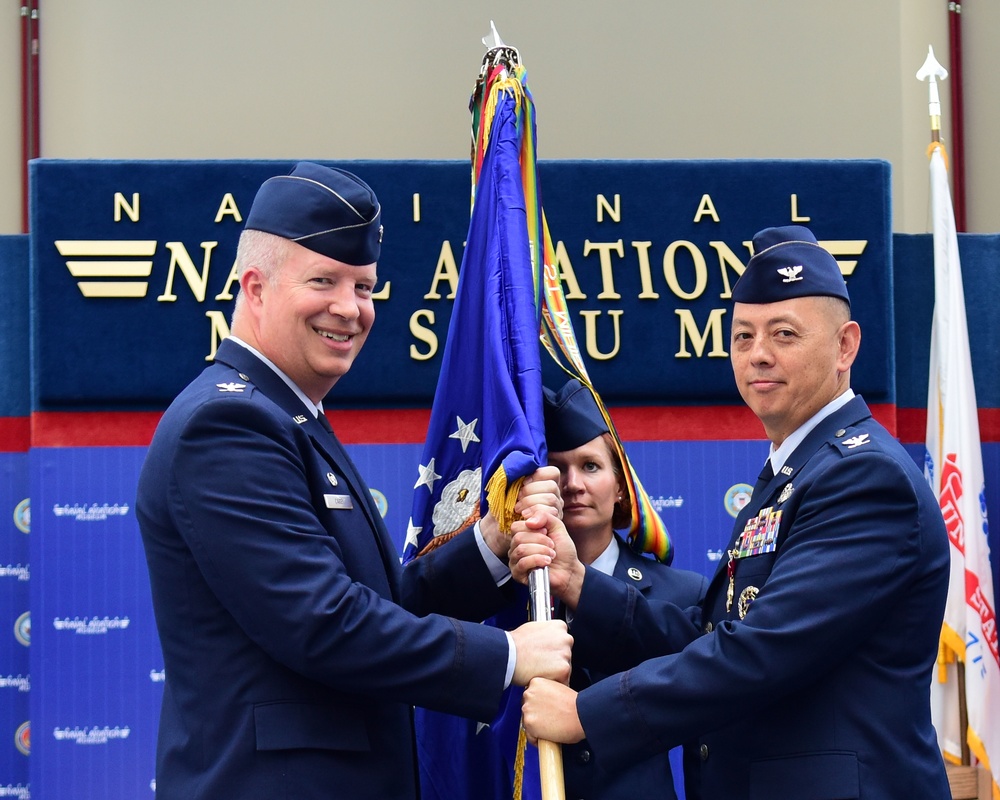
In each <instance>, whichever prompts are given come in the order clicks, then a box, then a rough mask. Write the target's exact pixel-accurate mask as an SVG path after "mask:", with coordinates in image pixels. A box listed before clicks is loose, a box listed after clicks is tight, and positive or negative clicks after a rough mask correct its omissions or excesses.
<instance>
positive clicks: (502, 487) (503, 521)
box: [486, 464, 524, 536]
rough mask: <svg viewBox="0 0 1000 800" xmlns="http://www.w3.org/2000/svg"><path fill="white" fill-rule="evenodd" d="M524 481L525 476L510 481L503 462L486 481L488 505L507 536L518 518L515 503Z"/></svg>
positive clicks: (501, 530)
mask: <svg viewBox="0 0 1000 800" xmlns="http://www.w3.org/2000/svg"><path fill="white" fill-rule="evenodd" d="M523 483H524V478H518V479H517V480H515V481H514V482H513V483H508V482H507V473H506V472H505V471H504V468H503V464H501V465H500V466H499V467H497V470H496V472H494V473H493V475H491V476H490V479H489V480H488V481H487V482H486V506H487V508H489V510H490V512H491V513H492V514H493V516H494V517H495V518H496V521H497V525H499V526H500V532H501V533H502V534H504V535H505V536H509V535H510V527H511V525H513V524H514V520H515V519H517V518H518V517H517V515H516V514H515V513H514V504H515V503H516V502H517V493H518V492H519V491H520V490H521V486H522V484H523Z"/></svg>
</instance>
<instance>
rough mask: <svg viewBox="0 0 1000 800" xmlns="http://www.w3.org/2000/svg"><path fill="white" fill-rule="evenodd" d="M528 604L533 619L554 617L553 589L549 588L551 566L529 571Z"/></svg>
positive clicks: (543, 619)
mask: <svg viewBox="0 0 1000 800" xmlns="http://www.w3.org/2000/svg"><path fill="white" fill-rule="evenodd" d="M528 604H529V606H530V608H531V619H532V620H534V621H536V622H537V621H539V620H542V621H545V620H550V619H552V591H551V589H550V588H549V568H548V567H539V568H538V569H533V570H531V572H529V573H528Z"/></svg>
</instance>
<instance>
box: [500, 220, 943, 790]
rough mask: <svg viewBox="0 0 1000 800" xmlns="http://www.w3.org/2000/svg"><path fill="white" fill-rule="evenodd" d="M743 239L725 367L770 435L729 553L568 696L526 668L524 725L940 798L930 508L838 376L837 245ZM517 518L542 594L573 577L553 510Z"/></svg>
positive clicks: (637, 616)
mask: <svg viewBox="0 0 1000 800" xmlns="http://www.w3.org/2000/svg"><path fill="white" fill-rule="evenodd" d="M753 248H754V255H753V257H752V258H751V259H750V261H749V262H748V263H747V266H746V270H745V271H744V273H743V275H742V276H741V278H740V280H739V282H738V283H737V284H736V286H735V287H734V289H733V300H734V308H733V323H732V341H731V352H732V365H733V372H734V375H735V378H736V383H737V386H738V388H739V391H740V394H741V395H742V396H743V399H744V401H745V402H746V403H747V405H748V406H749V407H750V408H751V409H752V410H753V412H754V413H755V414H756V416H757V417H758V418H759V419H760V420H761V422H762V423H763V426H764V430H765V432H766V434H767V436H768V438H769V439H770V441H771V452H770V454H769V456H768V459H767V461H766V462H765V465H764V469H763V471H762V473H761V476H760V478H759V479H758V482H757V485H756V487H755V488H754V492H753V497H752V499H751V501H750V502H749V503H748V504H747V505H746V507H745V508H744V509H743V510H742V511H741V512H740V514H739V516H738V517H737V520H736V524H735V527H734V530H733V534H732V537H731V539H730V542H729V546H728V548H727V551H728V559H726V560H724V561H723V563H722V564H721V565H720V568H719V571H718V572H717V573H716V574H715V576H714V578H713V579H712V581H711V583H710V584H709V588H708V593H707V596H706V598H705V600H704V602H703V603H702V605H701V607H700V609H695V610H693V611H692V612H691V613H690V614H686V615H685V614H682V613H680V610H679V609H673V611H672V612H670V613H661V615H660V616H661V623H660V625H661V627H660V631H661V633H662V635H663V636H664V638H665V642H664V647H665V648H666V647H670V648H671V649H673V650H674V651H675V652H674V653H673V654H670V655H664V656H661V657H659V658H654V659H652V660H649V661H646V662H644V663H643V664H641V665H639V666H638V667H636V668H634V669H630V670H628V671H627V672H624V673H622V674H620V675H616V676H613V677H611V678H608V679H606V680H603V681H600V682H599V683H596V684H595V685H593V686H592V687H590V688H589V689H585V690H583V691H582V692H580V693H579V694H577V693H576V692H574V691H573V690H572V689H571V688H570V687H567V686H563V685H561V684H556V683H553V682H551V681H546V680H541V679H537V680H533V681H532V682H531V683H530V684H529V686H528V688H527V689H526V690H525V693H524V724H525V728H526V729H527V731H528V733H529V735H531V736H535V737H541V738H545V739H549V740H552V741H558V742H575V741H578V740H580V739H582V738H583V737H586V738H587V739H588V741H589V742H590V744H591V750H592V752H593V756H594V757H595V758H596V759H597V761H598V763H600V764H602V765H603V767H604V768H605V769H609V770H614V769H619V768H621V767H623V766H626V765H629V764H633V763H635V762H637V761H639V760H641V759H643V758H648V757H649V756H651V755H653V754H655V753H658V752H662V751H663V750H665V749H668V748H670V747H673V746H675V745H678V744H681V743H684V742H688V741H691V740H693V739H697V740H698V743H697V752H698V758H699V760H700V767H701V769H700V777H699V778H697V779H696V780H695V781H694V784H693V786H692V787H691V788H692V790H693V791H692V792H691V793H692V794H693V793H695V792H696V793H697V796H699V797H700V798H702V800H754V799H755V798H768V800H770V799H771V798H781V800H805V799H806V798H809V799H810V800H833V799H834V798H840V799H841V800H842V799H843V798H865V800H898V798H907V800H942V798H946V797H949V796H950V792H949V788H948V782H947V778H946V775H945V770H944V764H943V761H942V758H941V753H940V751H939V750H938V746H937V741H936V736H935V732H934V728H933V726H932V724H931V716H930V701H929V689H930V679H931V673H932V669H933V665H934V661H935V657H936V655H937V640H938V633H939V631H940V626H941V619H942V615H943V611H944V604H945V598H946V594H947V589H948V535H947V532H946V530H945V525H944V520H943V519H942V516H941V511H940V509H939V508H938V503H937V500H936V498H935V497H934V495H933V493H932V492H931V491H930V488H929V486H928V485H927V482H926V480H924V478H923V475H922V474H921V473H920V471H919V470H918V469H917V467H916V465H915V464H914V462H913V459H912V458H911V457H910V456H909V455H908V454H907V452H906V451H905V450H904V449H903V448H902V446H901V445H900V444H899V443H898V442H897V441H896V439H895V438H894V437H893V436H892V435H891V434H889V433H888V431H886V430H885V428H883V427H882V426H881V425H879V424H878V423H877V422H875V420H874V419H872V417H871V413H870V412H869V410H868V407H867V406H866V404H865V403H864V401H863V400H862V399H861V398H860V397H858V396H855V395H854V392H853V391H852V390H851V388H850V372H851V366H852V364H853V362H854V360H855V357H856V356H857V353H858V348H859V346H860V342H861V331H860V328H859V326H858V324H857V323H856V322H855V321H853V320H851V318H850V298H849V296H848V293H847V286H846V284H845V282H844V279H843V276H842V275H841V272H840V268H839V266H838V264H837V262H836V261H835V260H834V258H833V257H832V256H831V255H830V253H829V252H827V251H826V250H825V249H823V248H822V247H821V246H820V245H819V244H818V243H817V240H816V238H815V236H814V235H813V234H812V232H811V231H809V230H808V229H806V228H803V227H800V226H788V227H781V228H768V229H766V230H763V231H761V232H760V233H758V234H757V235H756V236H755V237H754V239H753ZM533 524H543V525H547V526H548V528H549V529H550V533H551V534H554V536H553V537H552V538H549V537H544V536H538V535H537V534H535V539H534V540H533V542H534V546H535V547H536V548H537V549H536V551H535V556H534V558H535V559H536V562H535V564H534V565H535V566H541V565H548V566H549V572H550V580H551V583H552V586H553V592H554V593H555V594H557V595H558V594H559V593H560V592H561V591H564V589H563V588H560V586H561V585H562V584H565V583H566V582H567V581H569V579H570V576H571V575H572V570H571V569H568V568H567V561H568V559H567V558H566V553H567V548H566V547H565V544H564V543H563V545H562V546H560V543H561V540H560V530H561V526H560V525H559V523H558V521H557V520H556V519H555V517H551V518H550V520H549V522H547V523H538V522H534V523H533ZM518 535H519V536H520V535H521V534H518ZM515 541H517V539H516V537H515ZM527 541H528V539H525V540H524V542H525V544H522V545H521V546H522V547H526V546H527ZM529 565H530V564H529ZM583 591H584V592H586V591H587V586H586V583H584V586H583ZM618 610H620V611H622V612H625V611H627V615H624V616H622V619H624V620H626V621H628V620H633V619H634V620H639V621H641V620H643V619H647V620H648V619H649V612H648V610H644V609H643V608H642V606H641V605H638V606H635V607H634V608H628V609H618ZM668 611H669V610H668ZM630 624H633V625H634V624H637V623H635V622H633V623H630ZM692 627H694V629H695V630H696V631H699V632H701V635H694V636H692V635H691V629H692ZM689 785H690V784H689Z"/></svg>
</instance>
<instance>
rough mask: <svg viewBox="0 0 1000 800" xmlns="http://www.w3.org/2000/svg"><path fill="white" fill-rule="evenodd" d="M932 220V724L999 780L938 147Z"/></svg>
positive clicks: (991, 612)
mask: <svg viewBox="0 0 1000 800" xmlns="http://www.w3.org/2000/svg"><path fill="white" fill-rule="evenodd" d="M932 148H933V150H932V152H931V163H930V173H931V205H932V213H933V217H934V317H933V321H932V323H931V353H930V379H929V382H928V391H927V452H926V456H925V471H926V473H927V476H928V479H929V480H930V482H931V486H932V487H933V489H934V491H935V493H936V494H937V496H938V500H939V502H940V505H941V512H942V514H943V515H944V519H945V525H946V527H947V529H948V538H949V540H950V543H951V582H950V584H949V589H948V604H947V607H946V609H945V619H944V625H943V628H942V633H941V658H940V659H939V663H940V667H941V669H940V673H941V678H942V679H943V680H942V683H940V684H938V685H936V686H935V689H936V691H935V692H934V725H935V727H936V728H937V731H938V738H939V742H940V744H941V748H942V750H943V751H944V753H945V754H946V756H948V757H949V758H950V759H951V760H953V761H955V762H956V763H958V761H959V758H960V754H961V749H962V738H963V736H964V738H965V739H966V741H967V743H968V745H969V747H970V749H971V751H972V753H973V754H974V755H975V756H976V758H977V759H978V760H979V762H980V763H981V764H982V765H983V766H984V767H985V768H986V769H988V770H990V771H991V772H992V775H993V793H994V796H998V795H997V793H998V789H997V784H998V782H1000V781H998V777H1000V648H998V646H997V620H996V610H995V609H994V608H993V607H992V603H993V598H994V596H995V595H994V593H993V580H992V572H991V570H990V558H989V544H988V542H987V520H986V497H985V486H984V480H983V456H982V450H981V447H980V438H979V422H978V415H977V405H976V390H975V386H974V384H973V381H972V358H971V354H970V351H969V332H968V325H967V322H966V314H965V295H964V290H963V287H962V268H961V265H960V263H959V256H958V237H957V235H956V233H955V216H954V213H953V211H952V205H951V194H950V192H949V189H948V173H947V169H946V165H945V160H944V152H943V147H941V145H939V144H936V145H932ZM955 659H958V661H961V662H963V663H964V664H965V699H966V702H967V709H968V730H967V731H960V730H959V729H958V728H959V725H958V721H959V718H960V713H959V704H960V698H959V695H958V692H959V691H960V687H961V684H960V683H959V681H958V679H957V676H956V674H955V671H956V668H955Z"/></svg>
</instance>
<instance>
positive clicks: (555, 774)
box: [538, 739, 566, 800]
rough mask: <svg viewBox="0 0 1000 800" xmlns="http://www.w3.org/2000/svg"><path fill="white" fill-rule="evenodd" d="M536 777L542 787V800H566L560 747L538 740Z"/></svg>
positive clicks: (553, 743)
mask: <svg viewBox="0 0 1000 800" xmlns="http://www.w3.org/2000/svg"><path fill="white" fill-rule="evenodd" d="M538 776H539V780H540V781H541V785H542V800H566V780H565V778H564V777H563V761H562V746H561V745H558V744H556V743H555V742H547V741H545V740H544V739H539V740H538Z"/></svg>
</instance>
